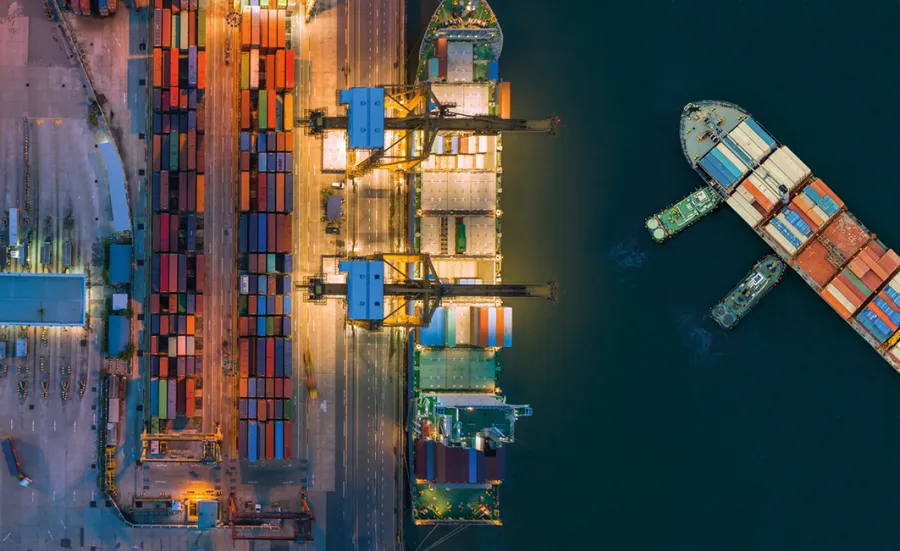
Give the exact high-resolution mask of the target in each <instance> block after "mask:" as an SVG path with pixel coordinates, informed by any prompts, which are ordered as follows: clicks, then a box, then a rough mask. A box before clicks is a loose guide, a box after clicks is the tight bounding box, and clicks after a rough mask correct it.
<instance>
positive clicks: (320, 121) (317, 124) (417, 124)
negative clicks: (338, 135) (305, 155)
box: [308, 115, 559, 136]
mask: <svg viewBox="0 0 900 551" xmlns="http://www.w3.org/2000/svg"><path fill="white" fill-rule="evenodd" d="M349 121H350V119H349V117H324V116H320V117H315V118H313V119H310V121H308V124H309V125H310V126H311V127H314V128H316V129H317V130H346V129H347V126H348V124H349ZM429 126H431V130H432V131H437V130H441V131H446V132H474V133H475V134H499V133H500V132H535V133H542V134H549V135H551V136H555V135H556V133H557V131H558V129H559V118H558V117H547V118H546V119H536V120H528V119H502V118H500V117H493V116H481V117H468V116H462V117H456V116H446V117H440V118H437V117H430V116H424V115H410V116H407V117H392V118H385V119H384V129H385V130H406V131H415V130H424V129H426V128H428V127H429Z"/></svg>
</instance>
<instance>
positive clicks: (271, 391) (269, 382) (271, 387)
mask: <svg viewBox="0 0 900 551" xmlns="http://www.w3.org/2000/svg"><path fill="white" fill-rule="evenodd" d="M266 369H268V368H266ZM274 397H275V379H273V378H272V377H266V398H274ZM270 404H271V401H270ZM274 411H275V408H274V406H271V407H269V416H270V417H271V416H272V415H274V413H273V412H274Z"/></svg>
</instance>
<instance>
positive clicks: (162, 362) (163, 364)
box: [154, 316, 174, 379]
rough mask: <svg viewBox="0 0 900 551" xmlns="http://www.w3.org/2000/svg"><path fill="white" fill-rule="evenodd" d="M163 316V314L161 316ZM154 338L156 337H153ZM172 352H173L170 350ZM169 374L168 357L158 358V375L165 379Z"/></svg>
mask: <svg viewBox="0 0 900 551" xmlns="http://www.w3.org/2000/svg"><path fill="white" fill-rule="evenodd" d="M163 317H165V316H163ZM154 338H156V337H154ZM172 353H173V354H174V352H172ZM168 376H169V358H160V359H159V377H160V378H161V379H165V378H166V377H168Z"/></svg>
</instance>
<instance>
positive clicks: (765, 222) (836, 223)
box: [680, 101, 900, 371]
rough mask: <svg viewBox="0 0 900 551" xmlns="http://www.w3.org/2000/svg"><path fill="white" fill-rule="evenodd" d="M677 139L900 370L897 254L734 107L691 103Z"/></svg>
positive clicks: (716, 186)
mask: <svg viewBox="0 0 900 551" xmlns="http://www.w3.org/2000/svg"><path fill="white" fill-rule="evenodd" d="M680 135H681V146H682V150H683V152H684V155H685V157H686V158H687V160H688V162H689V163H690V164H691V166H692V167H694V170H696V171H697V173H698V174H700V176H701V177H702V178H703V180H704V181H705V182H706V183H707V185H708V186H709V188H710V189H711V190H712V191H713V192H715V193H716V194H718V195H719V196H720V197H721V198H722V199H723V200H724V201H725V202H726V203H727V204H728V206H729V207H731V208H732V209H733V210H734V211H735V212H736V213H737V214H738V215H739V216H740V217H741V218H742V219H743V220H744V221H745V222H746V223H747V224H748V225H749V226H750V227H751V228H753V230H754V231H755V232H756V233H757V235H759V236H760V237H761V238H762V239H763V240H764V241H765V242H766V243H768V244H769V246H770V247H772V249H773V250H774V251H775V252H776V253H777V254H778V255H779V256H780V257H781V258H782V259H783V260H784V261H785V262H786V263H787V264H788V265H789V266H791V267H792V268H793V269H794V271H796V272H797V274H799V275H800V277H801V278H802V279H803V281H805V282H806V283H807V284H808V285H809V286H810V287H812V289H813V290H814V291H815V292H816V293H818V294H819V296H821V297H822V299H823V300H825V302H827V303H828V304H829V305H830V306H831V307H832V308H833V309H834V311H835V312H837V313H838V315H840V316H841V317H842V318H843V319H844V320H845V321H846V322H847V323H848V324H850V326H851V327H852V328H853V329H854V330H855V331H856V332H857V333H858V334H859V335H860V336H861V337H862V338H863V339H865V341H866V342H867V343H869V345H871V346H872V348H874V349H875V351H876V352H877V353H878V354H879V355H881V356H882V357H883V358H884V359H885V360H886V361H887V362H888V363H890V364H891V366H892V367H893V368H894V369H896V370H898V371H900V346H898V345H897V342H898V340H900V332H898V331H897V329H898V327H900V275H898V274H897V271H898V268H900V257H898V255H897V254H896V253H895V252H894V251H893V250H891V249H889V248H888V247H887V246H885V245H884V244H883V243H882V242H881V241H880V240H878V239H877V238H876V237H875V235H874V234H873V233H872V232H870V231H869V230H868V229H867V228H866V227H865V226H864V225H863V224H862V223H861V222H860V221H859V220H857V219H856V217H855V216H854V215H853V214H852V213H851V212H850V211H849V210H848V209H847V207H846V205H844V202H843V201H841V199H840V197H838V196H837V194H835V193H834V192H833V191H832V190H831V188H829V187H828V186H827V185H826V184H825V182H823V181H822V180H821V179H819V178H817V177H816V176H815V175H814V174H813V173H812V171H811V170H810V169H809V167H807V166H806V165H805V164H804V163H803V162H802V161H801V160H800V159H799V158H798V157H797V156H796V155H795V154H794V153H793V152H792V151H791V150H790V149H789V148H788V147H787V146H784V145H782V144H780V143H778V141H776V140H775V138H774V137H773V136H772V134H771V133H769V132H768V131H767V130H766V129H765V128H763V126H762V125H761V124H759V122H757V121H756V120H754V119H753V117H752V116H751V115H750V114H749V113H748V112H747V111H745V110H744V109H742V108H741V107H739V106H737V105H734V104H731V103H725V102H717V101H703V102H699V103H690V104H688V105H687V106H685V108H684V112H683V113H682V115H681V132H680Z"/></svg>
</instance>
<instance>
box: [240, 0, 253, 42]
mask: <svg viewBox="0 0 900 551" xmlns="http://www.w3.org/2000/svg"><path fill="white" fill-rule="evenodd" d="M252 19H253V18H252V16H251V14H250V8H249V7H246V6H245V7H244V8H243V9H242V10H241V49H243V50H249V49H250V44H251V43H252V41H253V40H252V32H251V30H250V27H251V23H252Z"/></svg>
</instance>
